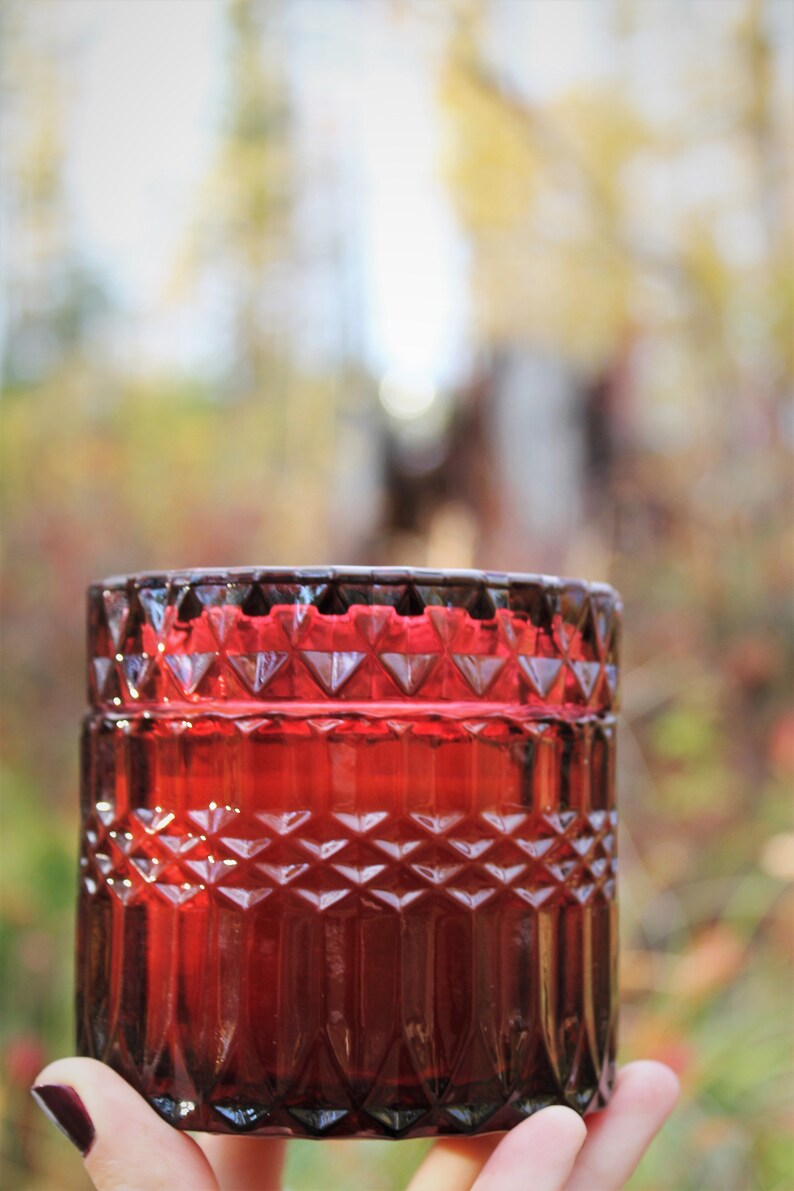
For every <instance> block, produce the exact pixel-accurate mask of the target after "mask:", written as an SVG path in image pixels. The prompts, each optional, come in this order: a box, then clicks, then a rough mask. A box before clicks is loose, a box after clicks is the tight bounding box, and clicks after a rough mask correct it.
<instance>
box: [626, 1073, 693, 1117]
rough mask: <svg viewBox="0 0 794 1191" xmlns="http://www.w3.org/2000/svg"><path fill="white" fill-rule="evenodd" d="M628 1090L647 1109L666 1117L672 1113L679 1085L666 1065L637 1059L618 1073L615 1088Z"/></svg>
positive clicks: (677, 1079) (678, 1094) (678, 1093)
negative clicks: (652, 1109)
mask: <svg viewBox="0 0 794 1191" xmlns="http://www.w3.org/2000/svg"><path fill="white" fill-rule="evenodd" d="M617 1086H619V1087H620V1088H621V1089H630V1091H631V1095H632V1097H633V1098H634V1099H636V1100H638V1101H639V1102H640V1103H642V1104H644V1105H648V1107H653V1108H655V1109H656V1110H657V1112H659V1113H663V1114H664V1115H665V1116H667V1115H668V1114H669V1113H671V1112H672V1111H673V1109H674V1108H675V1106H676V1103H677V1101H678V1097H679V1096H680V1094H681V1083H680V1080H679V1078H678V1076H677V1075H676V1073H675V1072H674V1071H673V1070H672V1068H670V1067H668V1066H667V1064H666V1063H660V1062H658V1061H657V1060H656V1059H638V1060H636V1062H634V1063H628V1064H627V1065H626V1066H625V1067H623V1068H622V1070H621V1071H620V1073H619V1075H618V1078H617V1082H616V1087H617Z"/></svg>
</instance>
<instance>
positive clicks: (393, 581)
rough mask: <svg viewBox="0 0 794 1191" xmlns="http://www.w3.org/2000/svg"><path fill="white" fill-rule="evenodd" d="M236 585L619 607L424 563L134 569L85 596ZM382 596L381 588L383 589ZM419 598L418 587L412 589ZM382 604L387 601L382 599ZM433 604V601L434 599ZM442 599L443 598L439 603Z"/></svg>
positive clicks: (311, 600) (607, 591) (545, 580)
mask: <svg viewBox="0 0 794 1191" xmlns="http://www.w3.org/2000/svg"><path fill="white" fill-rule="evenodd" d="M224 583H225V584H226V585H227V586H238V585H240V584H249V583H250V584H254V583H258V584H272V585H277V586H280V585H286V586H289V585H296V586H298V587H300V588H302V589H303V590H302V597H303V598H302V599H300V600H299V601H296V602H300V603H307V604H317V605H321V604H322V603H327V601H328V598H329V589H334V588H335V589H338V588H339V587H340V586H345V585H349V586H351V587H354V588H355V587H360V588H362V589H367V590H368V591H371V593H372V599H371V601H368V602H371V603H374V604H377V603H379V602H380V601H379V600H378V598H377V596H378V590H377V589H379V588H386V589H388V588H393V587H400V586H405V585H409V586H411V587H413V588H414V589H416V588H419V589H426V588H441V589H443V590H445V592H446V594H447V595H448V597H449V602H448V605H447V606H449V607H455V606H458V605H457V604H456V602H455V593H454V589H455V588H457V589H459V590H460V594H461V596H462V597H463V599H464V600H465V599H466V595H467V594H468V593H471V592H473V591H477V590H483V591H484V590H485V589H489V590H492V591H493V592H495V593H510V591H511V590H512V589H521V588H525V587H533V588H535V589H538V588H540V589H542V590H543V591H546V592H553V593H555V594H562V595H564V594H569V593H570V594H573V593H575V592H580V593H581V594H583V595H596V594H597V595H599V596H601V597H606V598H607V599H608V600H609V601H610V603H612V605H613V606H614V609H615V610H616V611H619V610H621V607H622V602H621V598H620V594H619V593H618V592H617V591H616V589H615V588H614V587H612V586H611V585H610V584H609V583H603V582H593V581H590V580H585V579H578V578H573V577H563V576H558V575H544V574H539V573H533V572H518V571H515V572H513V571H511V572H508V571H483V570H464V569H457V568H445V569H433V568H430V567H364V566H300V567H289V566H268V567H253V566H240V567H195V568H189V569H188V568H185V569H181V570H173V571H140V572H134V573H130V574H127V575H111V576H108V577H107V578H105V579H98V580H95V581H94V582H92V583H91V584H90V585H89V588H88V594H89V596H92V595H99V594H101V593H103V592H113V591H123V590H125V589H128V588H134V587H137V588H149V587H165V586H167V587H171V588H196V587H203V586H206V585H208V584H209V585H212V584H224ZM383 594H384V597H386V592H384V593H383ZM416 594H417V597H418V598H419V599H420V600H421V598H422V596H421V591H419V592H416ZM383 602H384V603H391V600H389V599H388V598H384V600H383ZM433 602H436V601H435V600H434V601H433ZM445 602H446V601H445Z"/></svg>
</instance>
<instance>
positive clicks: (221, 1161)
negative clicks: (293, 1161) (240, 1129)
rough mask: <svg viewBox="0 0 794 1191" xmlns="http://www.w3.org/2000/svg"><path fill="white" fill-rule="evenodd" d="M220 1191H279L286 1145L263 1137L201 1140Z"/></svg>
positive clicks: (199, 1142)
mask: <svg viewBox="0 0 794 1191" xmlns="http://www.w3.org/2000/svg"><path fill="white" fill-rule="evenodd" d="M198 1144H199V1145H200V1146H201V1148H202V1150H203V1151H204V1153H205V1155H206V1156H207V1158H208V1160H209V1162H210V1165H211V1166H212V1169H213V1170H214V1171H215V1178H216V1179H217V1180H218V1184H219V1186H220V1188H221V1191H278V1189H279V1187H280V1186H281V1172H282V1170H283V1167H284V1158H285V1156H286V1151H287V1143H286V1141H282V1140H280V1139H279V1138H275V1139H270V1138H262V1137H211V1136H208V1135H206V1134H205V1135H204V1136H202V1137H200V1138H198Z"/></svg>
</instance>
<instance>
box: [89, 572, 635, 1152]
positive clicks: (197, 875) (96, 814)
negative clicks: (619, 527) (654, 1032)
mask: <svg viewBox="0 0 794 1191" xmlns="http://www.w3.org/2000/svg"><path fill="white" fill-rule="evenodd" d="M619 631H620V602H619V598H618V596H617V594H616V593H615V592H614V591H613V590H612V589H611V588H609V587H607V586H604V585H599V584H587V583H583V582H579V581H573V580H560V579H556V578H546V577H540V576H532V575H505V574H491V573H480V572H471V571H467V572H435V571H433V572H431V571H423V570H412V571H404V570H399V571H398V570H363V569H344V570H343V569H312V570H309V569H303V570H274V569H268V570H254V569H250V570H233V571H201V572H192V571H191V572H172V573H168V574H151V575H137V576H132V577H125V578H114V579H109V580H107V581H105V582H104V583H99V584H96V585H94V586H92V587H91V588H90V590H89V690H90V703H91V708H90V710H89V712H88V714H87V716H86V718H85V722H84V730H83V759H82V815H83V819H82V855H81V861H80V863H81V888H80V909H79V932H78V933H79V939H78V998H77V1001H78V1045H79V1049H80V1052H81V1053H82V1054H86V1055H91V1056H94V1057H96V1058H99V1059H102V1060H104V1061H105V1062H107V1063H109V1064H110V1065H111V1066H113V1067H114V1068H115V1069H116V1070H117V1071H119V1072H120V1073H121V1074H122V1075H123V1076H124V1077H125V1078H126V1079H127V1080H129V1082H130V1083H132V1084H133V1085H134V1086H135V1087H136V1088H137V1089H138V1090H139V1091H140V1092H141V1093H142V1094H143V1095H144V1096H145V1097H146V1098H147V1099H148V1100H149V1101H150V1102H151V1103H152V1104H153V1105H154V1106H155V1107H156V1108H157V1110H158V1111H159V1112H160V1113H161V1114H162V1115H163V1116H164V1117H165V1118H166V1119H167V1120H168V1121H170V1122H171V1123H172V1124H174V1125H176V1126H178V1127H179V1128H184V1129H191V1130H206V1131H210V1132H225V1133H253V1134H259V1135H290V1136H296V1137H353V1136H359V1137H397V1138H406V1137H422V1136H430V1135H437V1134H467V1133H476V1132H488V1131H492V1130H499V1129H507V1128H510V1127H511V1126H513V1125H515V1124H517V1123H518V1122H519V1121H521V1120H522V1119H524V1118H525V1117H526V1116H528V1115H529V1114H530V1113H532V1112H534V1111H536V1110H537V1109H539V1108H542V1107H544V1106H545V1105H548V1104H553V1103H561V1104H568V1105H570V1106H571V1107H573V1108H575V1109H576V1110H577V1111H580V1112H585V1111H587V1110H590V1109H595V1108H599V1107H601V1106H603V1105H604V1104H605V1103H606V1100H607V1098H608V1095H609V1089H610V1086H611V1082H612V1078H613V1072H614V1051H615V1031H616V1016H617V1000H616V948H617V934H616V929H617V921H616V900H615V880H616V817H615V804H614V756H615V725H614V718H613V711H614V708H615V704H616V690H617V676H618V668H617V667H618V638H619Z"/></svg>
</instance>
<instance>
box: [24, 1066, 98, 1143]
mask: <svg viewBox="0 0 794 1191" xmlns="http://www.w3.org/2000/svg"><path fill="white" fill-rule="evenodd" d="M30 1094H31V1096H32V1097H33V1099H34V1100H35V1101H36V1103H37V1104H38V1106H39V1108H40V1109H41V1111H42V1112H43V1113H44V1115H45V1117H49V1118H50V1120H51V1121H52V1123H53V1125H57V1126H58V1128H59V1129H60V1131H61V1133H63V1134H64V1135H65V1136H66V1137H68V1138H69V1141H71V1142H72V1144H73V1145H76V1146H77V1148H78V1150H79V1151H80V1153H81V1154H82V1155H83V1157H84V1158H85V1156H86V1154H87V1153H88V1151H89V1150H90V1149H91V1146H92V1145H93V1144H94V1138H95V1137H96V1130H95V1129H94V1125H93V1122H92V1120H91V1118H90V1116H89V1115H88V1113H87V1111H86V1107H85V1105H84V1104H83V1102H82V1100H81V1099H80V1097H79V1096H78V1095H77V1092H76V1091H75V1090H74V1088H67V1087H64V1085H63V1084H57V1083H53V1084H43V1085H41V1086H39V1087H35V1088H31V1089H30Z"/></svg>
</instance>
